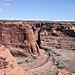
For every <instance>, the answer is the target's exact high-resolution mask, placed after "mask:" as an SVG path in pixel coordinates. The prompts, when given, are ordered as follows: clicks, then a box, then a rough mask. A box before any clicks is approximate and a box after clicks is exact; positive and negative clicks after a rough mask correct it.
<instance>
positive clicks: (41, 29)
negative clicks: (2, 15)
mask: <svg viewBox="0 0 75 75" xmlns="http://www.w3.org/2000/svg"><path fill="white" fill-rule="evenodd" d="M0 43H1V44H2V46H3V45H4V46H5V47H4V46H3V47H2V46H1V50H3V49H2V48H4V50H7V48H8V50H9V51H10V52H11V53H12V55H13V56H14V57H15V58H16V60H17V63H18V64H19V65H20V66H21V67H22V68H23V69H24V71H23V70H22V69H21V68H20V69H19V67H18V65H17V63H16V61H15V59H13V57H12V55H11V54H10V52H5V53H4V54H3V53H2V51H1V52H0V56H1V57H0V72H1V73H2V74H3V75H5V74H7V75H10V74H11V75H13V74H12V72H14V75H16V73H15V71H14V70H16V71H17V73H19V74H17V75H22V74H23V75H75V66H74V65H75V64H74V63H75V59H74V56H75V54H74V53H75V22H47V21H20V20H19V21H15V20H13V21H8V20H1V21H0ZM8 50H7V51H8ZM2 56H4V57H2ZM7 56H8V57H10V58H8V57H7ZM7 58H8V59H11V60H10V61H12V59H13V60H14V62H15V63H14V65H15V64H16V65H17V66H16V69H15V67H14V69H13V70H12V69H9V67H10V68H11V65H9V62H8V61H6V59H7ZM11 63H12V62H10V64H11ZM12 65H13V64H12ZM17 67H18V68H17ZM18 69H19V70H21V71H19V72H18ZM8 70H9V72H8ZM26 70H27V71H26ZM28 71H29V72H28ZM7 72H8V73H7ZM30 72H31V73H30ZM2 74H1V75H2Z"/></svg>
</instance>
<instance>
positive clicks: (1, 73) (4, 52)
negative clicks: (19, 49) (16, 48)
mask: <svg viewBox="0 0 75 75" xmlns="http://www.w3.org/2000/svg"><path fill="white" fill-rule="evenodd" d="M0 75H28V74H27V73H26V72H25V71H23V69H22V68H21V67H20V66H19V65H18V64H17V63H16V60H15V58H14V57H13V56H12V55H11V53H10V51H9V50H8V49H7V48H5V47H4V46H3V45H0Z"/></svg>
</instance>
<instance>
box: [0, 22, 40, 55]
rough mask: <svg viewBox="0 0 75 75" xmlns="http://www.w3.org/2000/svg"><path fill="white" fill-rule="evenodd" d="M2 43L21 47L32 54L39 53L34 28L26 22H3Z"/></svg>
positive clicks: (0, 24) (0, 27) (0, 32)
mask: <svg viewBox="0 0 75 75" xmlns="http://www.w3.org/2000/svg"><path fill="white" fill-rule="evenodd" d="M0 43H2V44H4V45H13V46H18V47H21V48H23V49H25V50H28V52H30V53H31V54H38V53H39V47H38V45H37V43H36V38H35V35H34V33H33V29H32V26H30V25H29V24H27V23H24V22H8V21H6V22H1V23H0Z"/></svg>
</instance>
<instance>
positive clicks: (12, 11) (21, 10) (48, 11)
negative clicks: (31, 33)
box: [0, 0, 75, 21]
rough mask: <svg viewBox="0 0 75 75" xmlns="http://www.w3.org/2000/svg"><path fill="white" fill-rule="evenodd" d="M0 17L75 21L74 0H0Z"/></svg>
mask: <svg viewBox="0 0 75 75" xmlns="http://www.w3.org/2000/svg"><path fill="white" fill-rule="evenodd" d="M0 19H9V20H14V19H16V20H18V19H24V20H48V21H62V20H65V21H69V20H70V21H75V0H0Z"/></svg>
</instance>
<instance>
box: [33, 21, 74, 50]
mask: <svg viewBox="0 0 75 75" xmlns="http://www.w3.org/2000/svg"><path fill="white" fill-rule="evenodd" d="M34 26H35V28H36V31H35V32H36V33H38V34H39V36H38V37H39V40H40V42H39V44H40V47H41V48H43V47H44V48H48V47H54V48H63V49H73V50H74V49H75V23H74V22H35V23H34ZM37 31H38V32H37Z"/></svg>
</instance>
